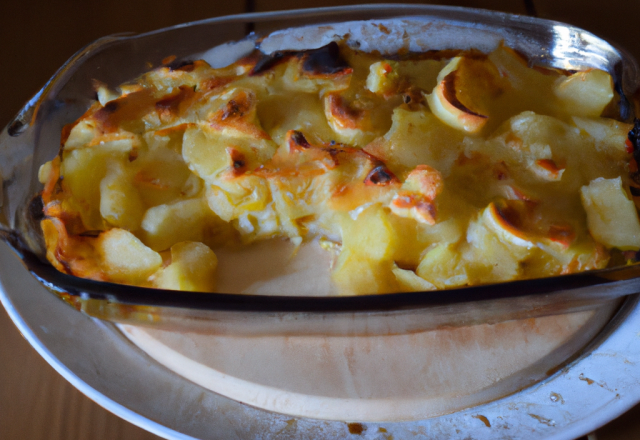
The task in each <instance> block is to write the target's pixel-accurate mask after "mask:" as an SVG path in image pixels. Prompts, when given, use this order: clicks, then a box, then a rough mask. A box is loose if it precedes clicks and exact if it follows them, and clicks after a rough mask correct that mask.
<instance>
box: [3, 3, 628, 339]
mask: <svg viewBox="0 0 640 440" xmlns="http://www.w3.org/2000/svg"><path fill="white" fill-rule="evenodd" d="M394 19H405V20H408V21H409V22H414V23H418V24H419V25H420V26H415V27H416V28H420V29H422V31H423V32H424V33H423V34H414V35H411V38H409V39H407V41H404V40H400V39H398V40H396V41H393V40H389V43H388V44H389V46H390V47H391V48H395V49H396V50H397V49H398V48H400V47H403V45H405V46H404V47H405V48H407V49H409V50H417V49H421V50H426V49H435V50H444V49H450V48H461V47H464V46H463V45H464V44H467V45H468V46H473V47H475V48H477V49H480V50H482V51H485V52H487V51H490V50H491V49H492V48H495V47H496V46H497V45H498V44H500V42H501V41H504V42H505V44H506V45H507V46H510V47H512V48H513V49H515V50H517V51H519V52H521V53H523V54H525V55H526V56H527V57H528V58H529V60H530V63H531V64H532V65H536V66H541V67H553V68H559V69H564V70H580V69H585V68H599V69H602V70H605V71H607V72H609V73H610V74H611V76H612V77H613V79H614V84H615V88H616V91H617V92H618V93H619V95H620V96H621V101H620V103H619V109H620V114H621V115H620V117H621V119H622V120H629V119H630V118H632V116H633V113H634V112H633V105H632V103H631V102H630V97H631V96H633V95H634V93H635V92H636V90H637V88H638V84H639V82H640V78H639V74H638V68H637V66H636V64H635V62H634V60H632V59H631V58H630V57H629V56H628V55H626V54H625V53H624V52H623V51H621V50H620V49H617V48H615V47H613V46H611V45H610V44H609V43H607V42H606V41H603V40H602V39H600V38H598V37H596V36H594V35H593V34H591V33H589V32H587V31H584V30H582V29H578V28H575V27H572V26H570V25H566V24H562V23H557V22H552V21H547V20H541V19H535V18H530V17H521V16H514V15H509V14H503V13H496V12H489V11H483V10H470V9H464V8H455V7H442V6H407V5H393V6H384V5H380V6H368V7H364V8H363V7H340V8H327V9H311V10H303V11H287V12H273V13H261V14H245V15H238V16H231V17H223V18H214V19H210V20H204V21H201V22H195V23H190V24H185V25H180V26H175V27H172V28H168V29H164V30H159V31H155V32H151V33H147V34H142V35H136V36H111V37H105V38H102V39H100V40H97V41H96V42H94V43H92V44H91V45H89V46H87V47H86V48H84V49H82V50H81V51H80V52H78V53H77V54H76V55H75V56H74V57H73V58H72V59H70V60H69V61H68V62H67V63H66V64H65V65H64V66H62V67H61V68H60V70H59V71H58V72H57V73H56V74H55V75H54V77H53V78H52V79H51V80H50V81H49V82H48V83H47V84H46V85H45V86H44V87H43V89H42V90H41V91H40V92H38V93H37V94H36V95H35V96H34V98H33V99H32V100H31V101H29V102H28V103H27V104H26V106H25V107H24V108H23V109H22V110H21V111H20V112H19V114H18V116H17V117H16V118H15V120H14V121H12V122H11V123H10V124H9V125H8V126H7V127H6V128H5V129H4V130H3V132H2V135H1V137H0V158H1V163H0V175H1V176H2V192H1V198H0V207H1V212H0V235H1V236H2V238H3V239H4V241H6V242H7V243H9V244H10V246H11V247H12V248H13V249H14V250H15V251H16V253H17V254H18V256H19V257H20V258H21V259H22V261H23V262H24V263H25V265H26V266H27V268H28V269H29V271H30V272H31V273H32V274H33V275H34V276H35V277H36V278H37V279H38V280H40V281H41V282H42V283H43V284H44V285H45V286H46V287H48V288H49V289H50V290H51V291H53V292H54V293H56V294H57V295H59V296H60V297H61V298H62V299H63V300H65V301H67V302H68V303H70V304H72V305H73V306H74V307H76V308H78V309H81V310H83V311H84V312H86V313H88V314H89V315H92V316H96V317H99V318H102V319H107V320H110V321H115V322H130V323H138V324H145V323H146V324H153V325H161V326H164V327H168V328H192V329H193V328H196V329H207V330H208V331H214V332H230V333H242V334H253V333H262V334H264V333H296V334H300V333H322V334H376V333H400V332H408V331H417V330H422V329H427V328H435V327H439V326H444V325H468V324H472V323H478V322H495V321H498V320H504V319H515V318H519V317H525V316H540V315H543V314H555V313H564V312H568V311H574V310H582V309H585V308H589V307H594V306H597V305H598V304H601V303H602V302H603V301H607V300H615V299H618V298H620V297H622V296H624V295H629V294H633V293H637V292H638V290H640V280H638V278H637V277H638V275H640V272H639V270H640V269H638V266H637V265H628V266H620V267H614V268H608V269H603V270H599V271H591V272H587V273H580V274H575V275H566V276H559V277H550V278H544V279H536V280H527V281H514V282H509V283H503V284H496V285H487V286H474V287H466V288H459V289H451V290H445V291H430V292H414V293H397V294H386V295H364V296H357V297H299V296H277V295H272V296H261V295H240V294H223V293H197V292H179V291H168V290H158V289H149V288H140V287H133V286H126V285H118V284H112V283H104V282H96V281H91V280H85V279H80V278H75V277H72V276H69V275H65V274H62V273H60V272H58V271H57V270H56V269H54V268H53V267H52V266H51V265H49V264H48V263H45V262H43V261H44V259H43V254H44V252H43V246H42V238H41V233H40V228H39V224H38V223H39V222H38V220H39V216H41V205H39V204H38V199H37V198H33V197H34V195H35V194H37V193H38V192H39V191H40V190H41V189H42V188H41V185H40V183H39V182H38V179H37V172H38V168H39V166H40V165H41V164H42V163H44V162H45V161H47V160H49V159H50V158H51V157H53V156H54V155H55V154H56V152H57V151H58V148H59V141H58V139H59V136H60V132H61V130H62V127H63V126H64V125H66V124H68V123H70V122H72V121H74V120H75V119H77V118H78V117H79V116H80V115H82V114H83V113H84V111H85V110H86V109H87V107H88V106H89V103H90V101H91V100H92V98H93V97H94V91H93V86H92V80H93V79H99V80H100V81H102V82H105V83H106V84H108V85H110V86H115V85H118V84H120V83H123V82H125V81H127V80H130V79H132V78H135V77H136V76H138V75H140V74H142V73H144V72H146V71H148V70H149V66H158V65H160V64H161V62H162V60H163V59H164V58H166V57H167V56H170V55H173V56H175V57H176V58H177V60H178V61H180V60H188V59H194V58H197V57H198V55H202V54H203V53H206V52H207V51H208V50H209V49H211V48H214V47H220V48H221V49H220V50H219V51H218V56H219V55H220V53H223V54H225V57H224V58H223V59H224V62H226V63H231V62H233V61H235V60H236V59H238V58H240V57H241V56H243V55H245V54H246V53H247V51H250V50H251V49H253V47H254V43H255V41H256V40H257V38H258V36H264V35H268V34H269V33H272V32H274V31H278V30H282V29H288V28H292V27H298V29H297V30H295V31H293V33H296V35H297V36H298V37H306V38H297V39H291V40H289V43H286V44H289V46H286V47H283V46H282V45H280V46H274V47H272V48H271V49H295V50H301V49H305V48H315V47H319V46H320V45H322V44H323V43H325V44H326V42H327V41H328V40H331V39H332V38H334V37H335V36H336V35H338V34H340V35H345V34H347V33H349V31H350V30H352V28H355V27H357V26H359V24H358V23H356V24H353V23H351V22H357V21H362V20H368V21H372V22H374V23H376V24H379V23H383V24H384V23H385V22H386V21H388V20H394ZM324 23H331V25H329V26H328V25H323V24H324ZM249 29H255V31H256V32H257V35H256V34H252V35H249V36H248V37H247V36H246V33H247V31H248V30H249ZM352 38H354V37H352ZM363 38H364V40H362V41H359V43H362V44H363V45H364V46H366V45H367V44H368V43H371V42H372V41H375V38H376V36H375V35H369V36H368V37H367V36H365V37H363ZM367 38H369V40H368V41H367ZM274 40H275V41H276V43H278V41H277V38H274V39H271V41H274ZM230 41H231V42H236V43H232V44H225V43H227V42H230ZM269 43H270V41H269V40H266V42H265V41H262V46H261V48H262V49H263V50H264V51H267V52H268V51H270V49H269ZM276 43H274V44H276ZM279 44H282V43H281V42H280V43H279ZM390 50H391V49H390ZM218 60H220V58H218ZM224 62H223V63H224Z"/></svg>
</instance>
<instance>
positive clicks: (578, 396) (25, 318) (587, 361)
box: [0, 244, 640, 439]
mask: <svg viewBox="0 0 640 440" xmlns="http://www.w3.org/2000/svg"><path fill="white" fill-rule="evenodd" d="M0 287H1V288H0V299H1V300H2V303H3V305H4V306H5V308H6V309H7V311H8V312H9V315H10V316H11V318H12V319H13V321H14V322H15V324H16V325H17V326H18V328H19V330H20V331H21V332H22V334H23V335H24V336H25V337H26V339H27V340H28V341H29V342H30V343H31V344H32V345H33V346H34V348H35V349H36V350H37V351H38V352H39V353H40V354H41V355H42V356H43V357H44V358H45V359H46V360H47V362H49V364H51V366H53V368H55V369H56V370H57V371H58V372H59V373H60V374H61V375H62V376H64V377H65V378H66V379H67V380H69V381H70V382H71V383H72V384H73V385H74V386H76V387H77V388H78V389H79V390H80V391H82V392H83V393H85V394H86V395H87V396H89V397H90V398H92V399H93V400H95V401H96V402H97V403H99V404H100V405H102V406H103V407H105V408H106V409H108V410H109V411H111V412H113V413H115V414H116V415H118V416H120V417H122V418H124V419H126V420H128V421H130V422H132V423H134V424H136V425H138V426H140V427H142V428H144V429H147V430H149V431H151V432H153V433H155V434H157V435H160V436H162V437H165V438H170V439H185V438H201V439H231V438H237V439H267V438H292V439H293V438H295V439H298V438H300V439H306V438H308V439H311V438H314V439H316V438H326V439H340V438H350V437H351V436H352V435H353V434H354V433H361V434H362V435H363V436H364V437H365V438H371V439H374V438H375V439H377V438H379V439H390V438H393V439H412V438H423V437H425V436H429V437H432V438H452V439H455V438H460V439H463V438H468V437H469V436H472V437H473V438H475V439H501V438H505V439H506V438H509V439H520V438H521V439H525V438H526V439H534V438H545V439H573V438H576V437H578V436H580V435H583V434H585V433H588V432H590V431H592V430H594V429H596V428H598V427H599V426H601V425H603V424H604V423H606V422H607V421H609V420H611V419H613V418H615V417H616V416H618V415H620V414H622V413H623V412H625V411H626V410H627V409H629V408H630V407H631V406H633V405H634V404H636V403H637V402H638V397H639V396H640V392H639V391H640V344H638V341H637V340H638V337H639V334H640V306H639V305H638V300H637V298H630V299H629V300H627V303H626V304H625V305H624V306H623V308H622V311H621V313H620V314H619V315H618V316H617V317H615V318H614V320H613V321H612V323H611V324H609V325H608V326H607V328H605V330H603V332H601V333H600V335H599V336H598V337H596V339H595V340H594V341H593V342H592V344H591V346H590V347H587V349H585V350H584V351H583V353H582V354H580V355H579V356H578V357H577V359H576V360H574V361H573V362H572V363H570V364H569V365H567V366H566V367H564V368H562V369H560V370H559V371H557V372H556V373H554V374H553V375H551V376H550V377H548V378H547V379H545V380H543V381H541V382H538V383H537V384H535V385H533V386H530V387H528V388H526V389H524V390H521V391H519V392H517V393H515V394H512V395H510V396H507V397H505V398H502V399H499V400H496V401H493V402H490V403H486V404H483V405H478V406H475V407H473V408H470V409H467V410H464V411H458V412H455V413H453V414H449V415H444V416H439V417H433V418H429V419H426V420H418V421H408V422H395V423H393V422H375V423H373V422H370V423H358V421H354V420H340V421H327V420H314V419H310V418H303V417H294V416H288V415H282V414H277V413H273V412H269V411H265V410H261V409H257V408H254V407H251V406H248V405H244V404H241V403H238V402H235V401H233V400H231V399H229V398H226V397H223V396H221V395H219V394H216V393H214V392H212V391H209V390H207V389H205V388H203V387H201V386H199V385H196V384H194V383H192V382H190V381H188V380H186V379H184V378H183V377H181V376H179V375H177V374H174V373H172V372H171V371H169V370H168V369H166V368H164V367H163V366H161V365H160V364H159V363H157V362H155V361H153V360H152V359H150V358H149V357H148V356H147V355H145V354H144V353H143V352H142V351H141V350H139V349H138V348H136V347H135V346H134V345H133V344H131V343H130V342H129V341H128V340H127V339H126V338H124V337H123V336H122V334H121V333H120V332H119V331H118V330H117V329H116V328H115V327H114V326H113V325H111V324H108V323H105V322H102V321H99V320H95V319H92V318H88V317H87V316H85V315H83V314H81V313H79V312H77V311H76V310H74V309H72V308H71V307H69V306H68V305H66V304H65V303H63V302H62V301H60V300H59V299H58V298H56V297H55V296H54V295H52V294H50V293H49V292H48V291H46V289H44V288H43V287H42V286H41V285H40V284H39V283H38V282H37V281H35V280H34V279H33V278H32V277H31V276H30V275H29V274H28V273H27V272H26V271H25V270H24V269H23V268H22V267H21V266H20V263H19V261H18V260H17V259H16V258H15V257H14V256H13V255H12V254H11V252H10V251H9V250H8V248H7V247H6V245H4V244H2V245H0Z"/></svg>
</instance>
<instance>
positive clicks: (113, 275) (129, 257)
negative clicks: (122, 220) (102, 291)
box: [95, 228, 162, 285]
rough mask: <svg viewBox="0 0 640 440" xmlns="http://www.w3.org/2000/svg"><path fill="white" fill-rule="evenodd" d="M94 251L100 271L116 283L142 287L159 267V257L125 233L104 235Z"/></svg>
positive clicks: (134, 237) (115, 230)
mask: <svg viewBox="0 0 640 440" xmlns="http://www.w3.org/2000/svg"><path fill="white" fill-rule="evenodd" d="M95 247H96V250H97V252H98V255H99V258H100V266H101V268H102V270H103V271H104V272H105V273H106V274H107V275H108V277H109V280H111V281H113V282H116V283H125V284H135V285H144V284H146V282H147V279H148V278H149V276H150V275H151V274H153V273H154V272H155V271H157V270H158V269H159V268H160V266H161V265H162V257H161V256H160V254H159V253H157V252H155V251H153V250H152V249H150V248H148V247H147V246H145V245H144V244H143V243H142V241H140V239H138V238H137V237H136V236H135V235H133V234H132V233H131V232H129V231H125V230H124V229H119V228H113V229H110V230H108V231H107V232H103V233H102V234H100V236H99V237H98V238H97V239H96V242H95Z"/></svg>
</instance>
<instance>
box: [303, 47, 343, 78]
mask: <svg viewBox="0 0 640 440" xmlns="http://www.w3.org/2000/svg"><path fill="white" fill-rule="evenodd" d="M301 59H302V70H303V71H304V72H306V73H309V74H312V75H336V74H345V73H350V72H351V66H349V64H348V63H347V62H346V60H345V59H344V58H343V57H342V55H341V54H340V46H338V43H336V42H335V41H332V42H331V43H329V44H327V45H326V46H322V47H320V48H318V49H314V50H308V51H304V52H302V56H301Z"/></svg>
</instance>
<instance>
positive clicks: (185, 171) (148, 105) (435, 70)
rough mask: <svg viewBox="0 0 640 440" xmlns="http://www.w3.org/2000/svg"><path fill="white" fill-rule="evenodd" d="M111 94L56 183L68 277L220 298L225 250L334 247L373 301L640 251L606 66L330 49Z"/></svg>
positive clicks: (162, 79) (101, 96) (52, 218)
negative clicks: (259, 244)
mask: <svg viewBox="0 0 640 440" xmlns="http://www.w3.org/2000/svg"><path fill="white" fill-rule="evenodd" d="M451 55H455V56H454V57H453V58H447V57H450V56H451ZM96 88H97V95H98V101H96V102H95V103H94V104H93V105H92V106H91V108H90V109H89V110H88V111H87V112H86V113H85V115H84V116H82V117H81V118H80V119H79V120H78V121H76V122H75V123H74V124H71V125H70V126H68V127H66V128H65V130H64V132H63V136H62V148H61V151H60V154H59V156H58V157H56V158H55V159H54V160H53V161H51V162H48V163H47V164H45V165H43V167H42V168H41V171H40V180H41V181H42V183H43V184H45V189H44V191H43V193H42V198H43V201H44V204H45V216H46V217H45V220H43V222H42V227H43V231H44V236H45V241H46V245H47V250H48V253H47V257H48V259H49V260H50V261H51V263H52V264H53V265H54V266H56V267H57V268H58V269H59V270H61V271H64V272H66V273H70V274H73V275H77V276H80V277H86V278H92V279H97V280H105V281H113V282H120V283H127V284H134V285H140V286H153V287H159V288H167V289H182V290H198V291H215V270H216V266H217V258H216V255H215V254H214V252H213V251H212V249H216V248H221V247H225V246H242V245H246V244H248V243H251V242H254V241H257V240H265V239H271V238H284V239H288V240H291V241H292V242H293V243H296V244H300V243H302V242H304V241H311V240H316V239H319V240H321V241H322V243H324V244H328V245H326V246H324V247H325V248H326V249H327V250H326V251H327V252H335V254H336V258H335V262H334V266H333V269H332V279H333V281H334V282H335V283H336V285H337V287H338V290H339V291H340V292H341V293H343V294H370V293H387V292H397V291H412V290H418V291H423V290H429V289H436V288H450V287H456V286H465V285H475V284H482V283H493V282H501V281H508V280H516V279H527V278H533V277H543V276H551V275H556V274H563V273H572V272H576V271H583V270H589V269H597V268H603V267H606V266H607V264H608V262H609V260H610V258H611V256H612V255H614V254H615V252H613V253H612V249H615V248H617V249H620V250H622V251H629V250H633V251H637V250H638V249H640V222H639V221H638V214H637V211H636V207H635V205H634V203H633V201H632V199H631V198H630V196H629V194H628V192H629V187H630V186H632V185H635V183H634V182H633V181H632V179H631V177H630V171H631V172H634V171H637V170H634V169H633V168H634V167H635V168H637V165H636V164H635V160H634V159H633V157H632V154H631V152H629V151H627V147H626V146H625V139H626V134H627V132H628V131H629V130H630V128H631V126H630V125H627V124H624V123H622V122H619V121H616V120H614V119H609V118H606V117H602V115H603V114H604V115H606V114H608V112H612V108H613V107H614V106H613V104H612V99H613V97H614V91H613V87H612V81H611V78H610V77H609V75H608V74H606V73H604V72H601V71H596V70H591V71H584V72H577V73H572V74H569V73H566V72H560V71H551V70H542V69H535V68H529V67H527V65H526V62H525V61H524V60H523V59H522V58H521V57H520V56H519V55H517V54H516V53H515V52H513V51H512V50H510V49H509V48H506V47H499V48H498V49H496V50H495V51H494V52H492V53H490V54H489V55H484V54H480V53H476V52H473V51H471V52H460V53H453V54H452V53H451V52H447V53H435V54H433V53H427V54H405V55H398V56H396V57H394V59H385V58H384V57H382V56H380V55H374V54H369V53H364V52H359V51H356V50H353V49H350V48H348V47H346V46H344V45H341V44H337V43H331V44H329V45H328V46H325V47H322V48H319V49H315V50H310V51H303V52H276V53H273V54H271V55H270V56H265V55H262V54H260V53H259V52H256V53H254V54H252V55H250V56H248V57H246V58H243V59H241V60H239V61H238V62H236V63H234V64H232V65H230V66H228V67H224V68H219V69H214V68H211V67H210V66H209V65H208V64H207V63H205V62H203V61H196V62H193V63H187V64H184V65H175V66H165V67H161V68H158V69H155V70H153V71H150V72H149V73H147V74H145V75H143V76H142V77H140V78H138V79H137V80H135V81H134V82H132V83H129V84H126V85H122V86H121V87H120V88H119V90H117V91H114V90H109V89H108V88H107V87H106V86H105V85H104V84H101V83H99V82H96ZM274 293H277V292H274Z"/></svg>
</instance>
